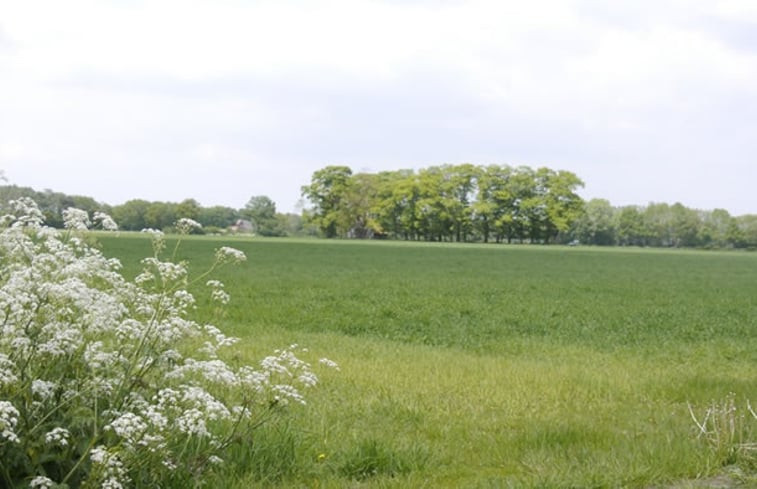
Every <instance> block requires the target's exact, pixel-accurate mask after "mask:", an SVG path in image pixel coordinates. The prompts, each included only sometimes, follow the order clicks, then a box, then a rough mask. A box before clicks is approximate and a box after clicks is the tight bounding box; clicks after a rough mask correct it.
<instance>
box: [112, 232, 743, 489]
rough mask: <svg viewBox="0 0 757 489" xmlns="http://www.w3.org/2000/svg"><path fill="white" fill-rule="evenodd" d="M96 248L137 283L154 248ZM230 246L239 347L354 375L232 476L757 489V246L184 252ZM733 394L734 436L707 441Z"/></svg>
mask: <svg viewBox="0 0 757 489" xmlns="http://www.w3.org/2000/svg"><path fill="white" fill-rule="evenodd" d="M98 239H99V240H100V242H101V243H102V247H103V251H104V252H105V254H106V255H109V256H115V257H118V258H120V259H121V260H122V262H123V264H124V269H125V273H126V274H127V275H128V276H134V275H135V274H136V273H137V271H138V270H139V260H140V259H141V258H142V257H144V256H147V255H149V254H150V244H149V241H148V240H147V239H146V238H145V237H143V236H138V235H130V234H128V233H127V234H122V235H121V236H118V237H104V236H103V237H98ZM224 245H228V246H233V247H236V248H238V249H241V250H242V251H244V252H245V253H246V254H247V256H248V261H247V262H246V263H244V264H243V265H241V266H235V267H233V268H226V269H222V270H221V271H220V272H219V274H218V277H217V278H219V279H220V280H222V281H223V282H224V283H225V284H226V290H227V291H228V292H229V293H230V294H231V296H232V301H231V303H230V304H229V306H228V308H227V309H226V310H225V311H224V312H223V313H221V315H220V316H217V317H216V316H213V314H211V312H205V311H211V310H212V307H210V306H208V307H202V308H200V310H201V311H203V312H202V314H205V315H207V317H205V318H202V319H203V320H207V321H213V322H215V323H216V324H217V325H218V326H219V327H221V328H222V329H223V330H224V331H225V332H227V333H229V334H233V335H235V336H238V337H240V338H241V340H242V341H240V343H238V344H237V345H236V346H235V347H234V349H233V351H234V355H236V356H237V357H238V358H239V359H240V361H246V362H254V361H256V360H257V359H260V358H262V356H264V355H265V354H268V353H269V352H270V351H271V350H272V349H274V348H280V347H282V346H287V345H289V344H291V343H298V344H300V345H301V346H303V347H307V348H308V349H309V350H310V353H311V354H312V356H313V359H317V358H319V357H322V356H327V357H329V358H331V359H333V360H335V361H336V362H337V363H339V365H340V368H341V369H340V371H323V372H322V375H321V384H320V385H319V386H317V387H316V388H315V389H313V390H312V391H309V392H308V405H307V406H305V407H302V408H294V409H292V410H290V411H289V412H288V413H286V414H285V415H284V419H283V420H282V422H280V423H276V424H271V425H270V426H269V427H265V426H264V427H263V428H260V429H259V431H258V432H257V436H256V437H254V438H253V439H252V440H249V441H248V442H247V443H243V444H241V445H239V446H237V447H236V448H235V449H234V450H235V453H234V454H233V456H234V457H236V459H237V460H239V461H243V466H244V467H243V468H242V469H238V470H236V471H235V472H233V473H229V474H227V475H228V484H227V485H228V486H229V487H239V488H241V487H250V486H280V487H292V486H294V487H398V488H399V487H429V488H432V487H433V488H436V487H486V488H488V487H491V488H495V487H566V488H567V487H642V488H651V487H660V488H662V487H696V486H695V485H694V484H696V480H707V478H711V477H714V476H717V475H718V474H723V473H728V474H731V476H730V477H729V479H728V480H729V481H732V483H733V484H734V486H736V484H738V483H739V482H741V483H745V484H754V483H757V479H756V478H755V473H757V453H756V451H755V449H754V448H752V449H751V450H750V449H748V443H753V442H757V420H754V419H753V418H752V417H751V415H749V413H748V411H747V410H746V406H747V401H749V400H751V401H752V404H753V405H754V404H757V254H750V253H738V252H697V251H674V250H644V249H590V248H582V247H576V248H567V247H540V246H496V245H489V246H487V245H454V244H422V243H404V242H355V241H320V240H302V241H296V240H284V239H281V240H277V239H243V238H212V237H197V238H191V239H187V240H185V241H184V243H183V244H182V247H181V248H180V251H179V258H180V259H186V260H188V261H189V262H190V264H191V265H190V268H191V269H195V270H203V269H204V268H205V267H206V266H207V265H208V264H209V263H210V261H211V258H212V255H213V250H214V249H215V248H218V247H220V246H224ZM193 291H194V292H195V293H196V295H197V297H198V303H199V304H200V305H201V306H202V305H207V304H208V301H207V300H206V299H205V296H206V295H207V294H205V293H204V292H203V291H202V288H200V287H195V288H194V289H193ZM728 400H732V401H733V403H734V406H735V407H736V408H737V411H736V412H734V413H732V418H729V419H728V420H735V432H734V433H735V434H734V436H732V437H731V438H729V439H728V440H726V442H727V443H726V442H724V441H723V438H722V437H721V438H719V439H718V440H719V441H718V440H716V441H713V438H712V437H708V436H697V429H696V426H695V424H694V422H693V420H692V412H693V414H694V415H696V416H697V417H699V419H700V420H701V419H702V417H703V416H704V413H705V411H706V409H707V408H708V407H710V406H712V405H713V402H714V403H719V405H721V406H723V405H725V404H723V403H726V402H728ZM690 409H691V411H692V412H690ZM742 413H746V414H745V417H744V418H741V417H739V416H741V414H742ZM722 416H731V414H728V413H725V414H722ZM728 420H725V421H728ZM725 421H724V422H725ZM726 425H727V423H726ZM726 431H727V430H726ZM724 436H725V435H724ZM681 484H690V485H683V486H682V485H681Z"/></svg>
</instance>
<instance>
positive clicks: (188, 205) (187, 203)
mask: <svg viewBox="0 0 757 489" xmlns="http://www.w3.org/2000/svg"><path fill="white" fill-rule="evenodd" d="M200 209H201V206H200V203H199V202H197V201H196V200H195V199H184V200H182V201H181V202H179V204H178V205H177V206H176V209H175V212H176V218H177V219H181V218H182V217H186V218H189V219H194V220H195V221H196V220H197V219H198V218H199V217H200Z"/></svg>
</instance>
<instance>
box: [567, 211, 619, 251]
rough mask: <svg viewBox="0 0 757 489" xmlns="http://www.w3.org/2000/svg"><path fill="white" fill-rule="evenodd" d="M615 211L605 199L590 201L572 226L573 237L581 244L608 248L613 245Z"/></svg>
mask: <svg viewBox="0 0 757 489" xmlns="http://www.w3.org/2000/svg"><path fill="white" fill-rule="evenodd" d="M615 220H616V219H615V209H614V208H613V207H612V205H611V204H610V202H609V201H607V200H605V199H591V200H590V201H588V202H586V205H585V206H584V213H583V215H582V216H581V217H579V218H578V219H577V220H576V221H575V223H574V225H573V229H574V231H573V235H574V237H575V238H576V239H578V240H579V241H580V242H581V243H586V244H593V245H600V246H609V245H613V244H615V239H616V231H615Z"/></svg>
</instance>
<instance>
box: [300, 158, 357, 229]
mask: <svg viewBox="0 0 757 489" xmlns="http://www.w3.org/2000/svg"><path fill="white" fill-rule="evenodd" d="M351 177H352V170H351V169H350V168H349V167H347V166H333V165H332V166H327V167H326V168H323V169H321V170H317V171H316V172H315V173H313V176H312V178H311V182H310V185H306V186H303V187H302V195H303V196H304V197H305V198H307V199H308V200H309V201H310V202H311V203H312V204H313V208H312V209H311V210H310V211H308V212H307V217H308V219H310V220H311V221H312V222H313V223H314V224H315V225H317V226H318V228H320V230H321V232H322V233H323V234H324V236H326V237H327V238H335V237H337V236H339V235H342V236H344V235H346V232H347V229H344V228H343V227H340V221H341V222H343V219H340V212H341V211H342V208H341V204H342V201H343V200H344V197H345V192H346V190H347V186H348V184H349V181H350V178H351Z"/></svg>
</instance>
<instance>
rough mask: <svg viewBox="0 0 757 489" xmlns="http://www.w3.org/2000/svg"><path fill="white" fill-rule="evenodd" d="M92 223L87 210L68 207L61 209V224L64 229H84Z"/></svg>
mask: <svg viewBox="0 0 757 489" xmlns="http://www.w3.org/2000/svg"><path fill="white" fill-rule="evenodd" d="M91 224H92V223H91V222H90V221H89V214H87V211H84V210H81V209H76V208H74V207H69V208H67V209H66V210H64V211H63V226H64V227H65V228H66V229H75V230H77V231H86V230H87V229H89V226H90V225H91Z"/></svg>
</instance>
